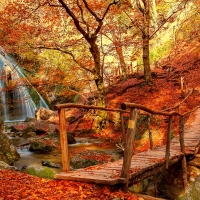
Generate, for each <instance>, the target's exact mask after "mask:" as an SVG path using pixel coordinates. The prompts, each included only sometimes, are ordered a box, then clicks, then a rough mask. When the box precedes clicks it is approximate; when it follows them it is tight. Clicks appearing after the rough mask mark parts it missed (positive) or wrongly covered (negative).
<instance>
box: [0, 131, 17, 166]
mask: <svg viewBox="0 0 200 200" xmlns="http://www.w3.org/2000/svg"><path fill="white" fill-rule="evenodd" d="M19 159H20V155H19V153H18V152H17V150H16V149H15V147H14V146H13V144H12V142H11V141H10V140H9V138H8V137H7V136H6V135H5V134H3V133H0V160H1V161H4V162H6V163H7V164H9V165H13V164H14V162H16V161H18V160H19Z"/></svg>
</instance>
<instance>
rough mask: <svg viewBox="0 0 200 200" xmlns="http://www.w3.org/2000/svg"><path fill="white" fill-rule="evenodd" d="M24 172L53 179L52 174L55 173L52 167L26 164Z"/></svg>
mask: <svg viewBox="0 0 200 200" xmlns="http://www.w3.org/2000/svg"><path fill="white" fill-rule="evenodd" d="M26 173H27V174H31V175H33V176H37V177H40V178H49V179H54V174H55V172H54V171H53V170H52V169H50V168H48V167H45V166H41V167H40V166H39V167H38V166H28V167H27V168H26Z"/></svg>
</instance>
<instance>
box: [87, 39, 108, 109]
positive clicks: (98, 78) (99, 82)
mask: <svg viewBox="0 0 200 200" xmlns="http://www.w3.org/2000/svg"><path fill="white" fill-rule="evenodd" d="M90 52H91V54H92V57H93V59H94V73H93V75H94V80H95V84H96V86H97V90H98V97H99V101H98V106H103V107H105V101H104V85H103V77H102V75H101V62H100V51H99V48H98V46H97V44H96V40H92V41H90Z"/></svg>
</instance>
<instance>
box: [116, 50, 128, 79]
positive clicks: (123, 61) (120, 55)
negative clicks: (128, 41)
mask: <svg viewBox="0 0 200 200" xmlns="http://www.w3.org/2000/svg"><path fill="white" fill-rule="evenodd" d="M115 48H116V52H117V54H118V56H119V61H120V66H121V70H122V76H123V80H126V78H127V71H126V63H125V60H124V55H123V51H122V47H121V46H120V47H115Z"/></svg>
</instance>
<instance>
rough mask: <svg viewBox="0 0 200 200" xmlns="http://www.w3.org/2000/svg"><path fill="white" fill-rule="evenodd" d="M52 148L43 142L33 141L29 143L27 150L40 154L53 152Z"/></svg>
mask: <svg viewBox="0 0 200 200" xmlns="http://www.w3.org/2000/svg"><path fill="white" fill-rule="evenodd" d="M53 149H54V146H52V145H49V144H46V143H45V142H43V141H34V142H31V143H30V147H29V150H30V151H38V152H41V153H45V152H50V151H53Z"/></svg>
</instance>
